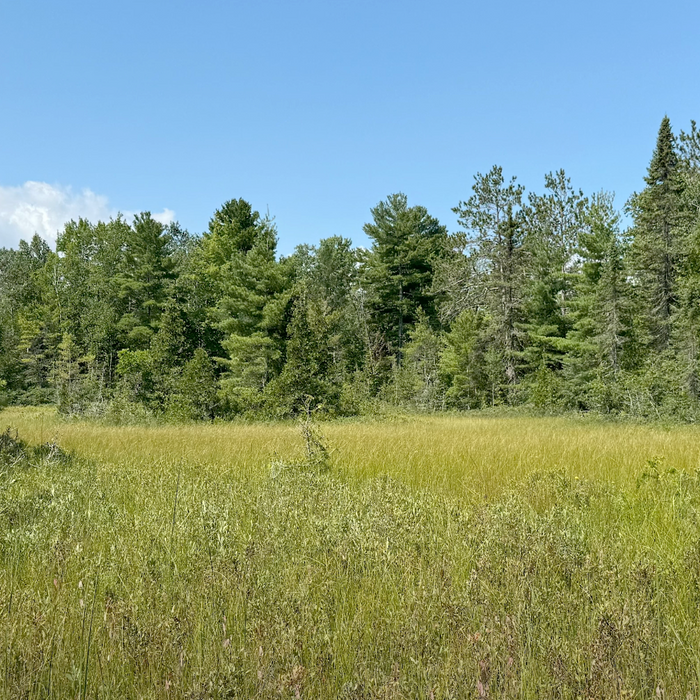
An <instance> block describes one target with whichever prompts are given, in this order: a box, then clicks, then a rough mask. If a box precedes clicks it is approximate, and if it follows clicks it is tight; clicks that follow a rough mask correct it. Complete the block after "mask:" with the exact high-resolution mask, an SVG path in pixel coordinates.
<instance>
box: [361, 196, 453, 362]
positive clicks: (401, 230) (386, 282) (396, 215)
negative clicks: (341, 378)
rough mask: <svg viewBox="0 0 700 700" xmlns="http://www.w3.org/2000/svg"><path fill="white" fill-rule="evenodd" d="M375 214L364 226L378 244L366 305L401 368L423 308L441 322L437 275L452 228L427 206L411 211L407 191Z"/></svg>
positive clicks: (369, 264)
mask: <svg viewBox="0 0 700 700" xmlns="http://www.w3.org/2000/svg"><path fill="white" fill-rule="evenodd" d="M371 212H372V223H367V224H365V226H364V232H365V233H366V234H367V235H368V236H369V237H370V238H371V239H372V241H373V244H372V250H371V251H370V253H369V255H368V256H367V259H366V261H365V264H364V269H363V284H364V285H365V287H366V289H367V300H366V305H367V308H368V310H369V313H370V317H371V318H372V319H373V325H374V326H375V327H376V328H377V329H378V330H379V331H380V332H381V333H382V334H383V335H384V337H385V338H386V341H387V342H388V345H389V347H390V348H391V349H392V351H393V352H394V353H395V355H396V358H397V361H398V363H399V364H401V354H402V348H403V345H404V343H405V341H406V337H407V331H409V330H410V328H411V327H412V326H413V324H414V323H415V322H416V320H417V319H418V313H419V309H420V310H422V311H423V313H424V314H425V315H426V317H427V318H428V319H429V321H430V322H431V323H433V322H435V321H436V320H437V309H436V303H435V301H436V300H435V294H434V292H433V274H434V266H435V263H436V260H437V259H439V258H440V257H441V256H444V255H445V254H446V250H447V248H446V244H447V229H446V228H445V227H444V226H442V225H440V222H439V221H438V220H437V219H435V218H434V217H432V216H430V215H429V214H428V211H427V209H425V207H420V206H414V207H409V206H408V199H407V197H406V195H404V194H401V193H399V194H393V195H390V196H389V197H387V199H386V201H384V202H380V203H379V204H378V205H377V206H376V207H374V208H373V209H372V210H371Z"/></svg>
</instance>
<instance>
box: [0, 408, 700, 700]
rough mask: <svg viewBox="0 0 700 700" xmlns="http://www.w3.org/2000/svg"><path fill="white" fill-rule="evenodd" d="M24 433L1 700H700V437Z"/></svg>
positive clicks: (255, 428)
mask: <svg viewBox="0 0 700 700" xmlns="http://www.w3.org/2000/svg"><path fill="white" fill-rule="evenodd" d="M7 426H12V427H13V428H17V430H18V434H19V438H20V440H23V441H24V442H16V441H15V440H14V439H13V437H12V435H14V433H13V434H12V435H6V436H5V437H3V438H2V444H1V445H0V643H1V644H2V649H0V688H1V689H2V691H1V692H0V697H3V698H44V697H61V698H63V697H71V698H94V697H102V698H124V697H133V698H138V697H149V698H150V697H154V698H239V697H240V698H249V697H259V698H274V697H282V698H284V697H290V698H295V697H303V698H336V697H342V698H432V699H435V698H473V697H490V698H497V697H503V698H511V697H522V698H543V697H545V698H546V697H561V698H574V697H590V698H605V697H610V698H617V697H635V698H647V697H666V698H677V697H678V698H687V697H698V694H699V692H700V615H699V614H698V606H699V604H700V518H699V517H698V516H699V515H700V477H698V474H697V471H696V470H697V468H698V466H700V430H698V429H697V428H695V427H692V426H686V427H673V428H668V429H665V428H661V427H655V426H643V425H633V424H609V423H603V422H599V421H592V420H590V421H589V420H577V419H567V418H557V419H553V418H522V417H505V418H498V417H485V416H479V415H474V416H465V417H436V418H432V417H426V418H415V419H414V418H411V419H406V420H402V421H392V422H369V421H368V422H361V421H355V422H337V423H327V424H321V425H320V429H321V430H322V432H323V433H324V435H325V436H326V438H327V439H328V441H329V444H330V446H331V448H332V450H333V452H332V454H331V458H330V464H329V465H328V466H330V468H329V469H328V471H325V470H324V469H321V468H319V467H318V465H317V466H316V467H312V466H311V465H308V464H305V463H304V453H305V452H304V442H303V440H302V438H301V437H300V434H299V430H298V428H297V427H296V426H294V425H292V424H284V423H280V424H265V425H262V424H212V425H194V424H193V425H182V426H151V427H148V426H127V427H111V426H106V425H100V424H94V423H86V422H84V423H81V422H75V423H62V422H60V421H59V420H57V418H56V417H55V415H54V414H53V413H52V412H51V411H48V410H45V409H41V410H40V409H21V410H20V409H12V410H5V411H3V412H2V413H0V429H1V430H4V429H5V428H6V427H7ZM54 438H56V442H57V443H58V444H59V445H60V447H61V448H62V450H63V451H61V450H57V449H56V448H55V447H52V446H50V445H49V446H46V447H40V445H41V444H42V443H47V442H50V441H53V440H54Z"/></svg>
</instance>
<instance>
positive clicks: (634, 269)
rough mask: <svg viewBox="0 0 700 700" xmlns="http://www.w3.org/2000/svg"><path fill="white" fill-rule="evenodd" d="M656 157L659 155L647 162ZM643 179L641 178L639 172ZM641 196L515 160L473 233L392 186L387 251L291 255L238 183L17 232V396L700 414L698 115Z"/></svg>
mask: <svg viewBox="0 0 700 700" xmlns="http://www.w3.org/2000/svg"><path fill="white" fill-rule="evenodd" d="M640 175H641V174H640ZM640 182H641V177H640ZM643 183H644V186H643V188H642V189H641V190H640V191H639V192H638V193H635V194H634V195H633V196H632V197H631V198H630V199H629V201H628V202H627V203H626V204H625V208H624V213H625V214H626V220H627V221H629V223H630V225H629V226H625V227H623V225H622V222H623V218H622V215H621V213H620V212H619V211H617V210H616V208H615V205H614V202H613V196H612V195H611V194H609V193H606V192H598V193H594V194H590V195H585V194H584V193H583V192H581V191H579V190H576V189H575V188H573V187H572V185H571V183H570V181H569V179H568V178H567V177H566V175H565V173H564V172H563V171H558V172H555V173H550V174H548V175H546V176H545V178H544V188H543V191H542V193H541V194H535V193H526V192H525V191H524V188H523V187H522V186H520V185H519V184H518V183H517V181H516V179H515V178H513V179H510V180H509V179H507V178H506V177H505V176H504V175H503V172H502V169H501V168H500V167H494V168H492V169H491V170H490V171H489V172H488V173H486V174H481V173H479V174H477V175H476V176H475V177H474V184H473V187H472V192H471V193H468V196H467V198H466V199H465V200H464V201H461V202H459V203H457V204H456V206H455V207H454V212H455V213H456V214H457V216H458V221H459V230H458V231H457V232H455V233H450V232H448V230H447V228H446V227H445V226H444V225H442V224H440V222H439V221H438V220H437V219H436V218H434V217H433V216H431V215H430V214H429V213H428V211H427V210H426V209H425V208H424V207H421V206H415V205H409V202H408V201H407V198H406V197H405V196H404V195H403V194H393V195H390V196H389V197H387V199H386V200H384V201H382V202H380V203H379V204H377V206H375V207H374V208H373V209H371V211H370V216H369V217H368V218H370V219H371V220H370V221H369V222H368V223H367V224H365V226H364V232H365V233H366V234H367V236H368V237H369V238H370V239H371V241H372V245H371V248H369V249H365V248H357V247H353V245H352V243H351V241H350V240H348V239H346V238H342V237H337V236H334V237H330V238H326V239H325V240H322V241H321V242H320V243H319V244H318V245H317V246H310V245H301V246H299V247H298V248H297V249H296V250H295V252H294V253H293V254H292V255H290V256H289V257H280V256H278V255H277V251H276V244H277V231H276V227H275V224H274V221H273V220H272V219H271V218H269V217H266V216H261V215H260V214H259V213H258V212H257V211H255V210H254V209H253V207H252V206H251V204H249V203H248V202H246V201H244V200H243V199H232V200H230V201H228V202H226V203H225V204H223V205H222V206H221V208H220V209H218V210H217V211H216V212H215V213H214V215H213V216H212V218H211V221H210V222H209V227H208V230H207V231H206V232H205V233H204V234H203V235H201V236H199V235H192V234H190V233H188V232H187V231H185V230H183V229H182V228H181V227H180V226H178V225H177V224H173V225H170V226H164V225H162V224H161V223H159V222H157V221H156V220H154V219H153V218H152V217H151V215H150V214H149V213H148V212H146V213H143V214H140V215H138V216H136V217H135V218H134V220H133V222H131V223H129V222H128V221H126V220H125V219H124V218H123V217H117V218H116V219H113V220H111V221H108V222H96V223H93V222H89V221H86V220H83V219H81V220H79V221H77V222H75V221H72V222H70V223H68V224H67V225H66V226H65V228H64V230H63V231H61V232H60V233H59V234H58V237H57V241H56V246H55V250H52V249H51V248H50V247H49V246H48V245H47V244H46V243H45V242H44V240H42V239H41V238H40V237H39V236H34V238H33V239H32V240H31V241H30V242H26V241H22V242H21V243H20V244H19V247H18V249H16V250H14V249H11V250H8V249H2V250H0V403H1V404H4V405H6V404H8V403H14V404H39V403H55V404H57V405H58V407H59V410H60V411H62V412H64V413H67V414H76V413H79V414H84V415H104V416H108V417H112V418H114V419H120V418H122V419H123V418H126V417H133V416H136V417H146V416H164V417H166V418H173V419H212V418H214V417H219V416H220V417H233V416H238V415H242V416H249V417H270V418H275V417H285V416H290V415H294V414H295V413H297V412H299V411H300V410H302V409H303V408H304V407H307V408H308V407H309V406H311V407H319V408H321V410H323V411H324V412H326V413H328V414H329V415H353V414H358V413H371V412H373V411H381V410H382V407H386V406H389V405H397V406H405V407H407V408H412V409H416V410H423V411H437V410H448V409H461V410H464V409H476V408H481V407H487V406H529V407H534V408H537V409H545V410H576V411H596V412H602V413H619V414H628V415H639V416H648V417H659V416H672V417H676V418H678V419H682V420H694V419H696V418H698V417H700V131H698V129H697V128H696V124H695V123H694V122H693V123H692V124H691V129H690V131H689V132H683V131H681V132H680V133H679V134H678V135H677V136H676V135H674V133H673V131H672V129H671V125H670V122H669V120H668V118H664V119H663V121H662V123H661V127H660V129H659V133H658V138H657V142H656V147H655V148H654V150H653V154H652V157H651V161H650V164H649V167H648V171H647V173H646V177H645V178H644V181H643Z"/></svg>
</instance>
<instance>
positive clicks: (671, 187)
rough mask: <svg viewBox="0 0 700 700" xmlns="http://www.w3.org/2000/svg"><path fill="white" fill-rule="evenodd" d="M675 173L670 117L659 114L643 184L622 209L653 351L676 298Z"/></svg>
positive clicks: (664, 337) (662, 340) (666, 337)
mask: <svg viewBox="0 0 700 700" xmlns="http://www.w3.org/2000/svg"><path fill="white" fill-rule="evenodd" d="M678 175H679V173H678V154H677V152H676V140H675V137H674V135H673V131H672V130H671V122H670V121H669V118H668V117H667V116H665V117H664V118H663V120H662V121H661V126H660V127H659V133H658V136H657V140H656V148H655V149H654V153H653V155H652V158H651V162H650V163H649V168H648V171H647V175H646V177H645V182H646V185H647V186H646V188H645V189H644V190H642V192H640V193H637V194H634V195H632V197H631V198H630V200H629V202H628V211H629V212H630V213H631V215H632V217H633V219H634V226H633V228H632V230H631V235H632V247H631V250H630V260H631V264H632V268H633V272H634V275H635V278H636V280H637V285H638V290H639V299H640V301H641V308H640V312H641V313H642V314H643V315H644V317H645V319H646V325H647V331H648V333H649V346H650V348H651V349H653V350H654V351H655V352H659V351H664V350H666V349H667V348H668V346H669V341H670V338H671V317H672V315H673V313H674V310H675V308H676V303H677V293H678V289H677V275H678V264H679V256H680V246H679V241H678V230H677V225H678V221H679V214H680V203H681V185H682V182H681V180H680V178H679V177H678Z"/></svg>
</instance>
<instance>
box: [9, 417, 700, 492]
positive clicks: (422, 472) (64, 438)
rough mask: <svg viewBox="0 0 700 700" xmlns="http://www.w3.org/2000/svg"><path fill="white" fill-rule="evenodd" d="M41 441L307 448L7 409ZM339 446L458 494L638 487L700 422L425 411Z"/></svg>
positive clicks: (170, 452)
mask: <svg viewBox="0 0 700 700" xmlns="http://www.w3.org/2000/svg"><path fill="white" fill-rule="evenodd" d="M3 425H12V426H13V427H15V428H17V429H18V430H19V431H20V433H21V434H22V435H23V436H24V437H25V438H26V439H27V440H28V441H29V442H32V443H39V442H43V441H46V440H48V439H52V438H54V437H56V439H57V440H58V441H59V442H60V444H61V445H62V446H63V447H64V448H65V449H67V450H69V451H75V452H77V453H79V454H81V455H82V456H85V457H87V458H90V459H93V460H96V461H97V462H98V463H100V464H101V465H103V466H104V468H108V467H114V466H122V467H123V466H124V465H127V464H129V465H132V466H139V465H140V466H141V467H143V468H145V469H149V470H150V469H152V468H153V466H154V465H158V464H163V463H166V462H167V463H170V462H173V463H181V462H182V463H188V464H192V465H197V466H198V467H199V468H201V469H203V470H205V471H207V472H208V473H211V474H212V475H218V474H220V473H222V472H225V473H228V472H229V471H230V472H231V473H233V474H237V475H241V476H247V477H253V476H254V475H255V474H260V473H262V472H264V471H265V469H266V465H267V464H269V462H270V461H271V460H275V459H279V460H282V461H285V460H287V461H289V460H294V459H298V458H300V457H301V456H302V455H303V444H302V442H301V440H300V438H299V431H298V428H297V426H296V425H295V424H294V423H284V422H281V423H252V424H250V423H216V424H201V423H199V424H197V423H192V424H185V425H160V426H159V425H155V426H140V425H136V426H109V425H104V424H99V423H91V422H62V421H61V420H60V419H59V418H58V417H57V416H56V414H55V412H54V411H53V410H51V409H41V408H40V409H6V410H5V411H3V412H2V413H0V427H2V426H3ZM322 426H323V432H324V433H325V435H326V436H327V438H328V439H329V441H330V443H331V445H332V446H333V448H334V455H333V468H334V470H335V471H336V472H337V473H340V474H342V475H343V476H344V478H348V479H351V480H355V479H359V480H362V479H366V478H372V477H375V476H380V475H384V474H388V475H390V476H392V477H394V478H397V479H400V480H401V481H402V482H404V483H405V484H407V485H409V486H412V487H416V488H422V489H423V488H424V489H430V490H436V491H440V492H443V493H450V494H455V493H459V494H478V495H479V496H488V497H491V496H495V495H497V494H498V493H500V492H501V491H502V490H503V489H504V488H505V487H506V486H507V485H508V484H509V483H510V482H511V481H512V479H514V478H520V477H523V476H525V475H527V474H528V473H530V472H531V471H533V470H537V471H551V470H562V471H564V472H565V473H566V474H567V475H568V476H570V477H575V476H578V477H585V478H589V479H595V480H602V481H604V482H606V483H614V484H616V485H619V486H623V487H630V486H634V484H635V483H636V480H637V478H638V476H639V475H640V474H641V473H642V472H644V471H645V470H646V469H647V464H648V462H650V461H651V462H654V463H657V462H658V463H659V464H660V465H662V468H663V469H676V470H685V471H693V470H695V469H697V468H698V467H700V428H699V427H697V426H688V425H681V426H670V427H663V426H660V425H640V424H634V423H618V424H614V423H609V422H605V421H602V420H596V419H590V420H586V419H575V418H565V417H562V418H531V417H485V416H481V415H479V414H474V415H473V416H455V417H446V416H438V417H434V418H433V417H419V418H404V419H402V420H395V421H359V420H356V421H348V422H333V423H327V424H322Z"/></svg>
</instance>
